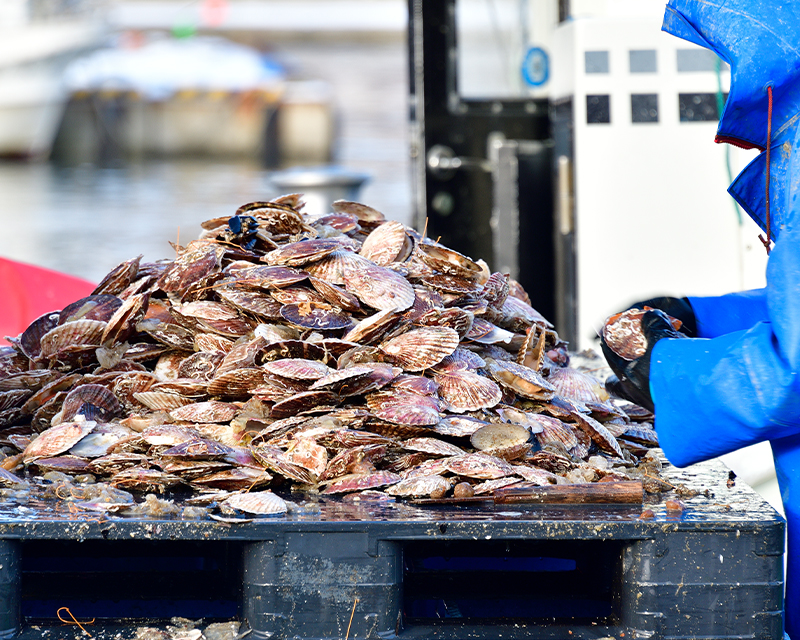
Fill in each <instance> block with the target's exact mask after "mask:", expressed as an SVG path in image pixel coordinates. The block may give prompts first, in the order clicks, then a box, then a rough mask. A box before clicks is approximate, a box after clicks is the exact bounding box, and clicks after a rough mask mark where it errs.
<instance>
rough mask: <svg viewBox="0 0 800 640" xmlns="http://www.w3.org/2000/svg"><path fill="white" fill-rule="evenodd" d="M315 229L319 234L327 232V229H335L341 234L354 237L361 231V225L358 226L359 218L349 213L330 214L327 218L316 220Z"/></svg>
mask: <svg viewBox="0 0 800 640" xmlns="http://www.w3.org/2000/svg"><path fill="white" fill-rule="evenodd" d="M313 224H314V228H315V229H317V231H318V232H321V231H323V230H325V228H326V227H330V228H331V229H335V230H336V231H339V232H340V233H346V234H348V235H352V234H354V233H357V232H358V231H361V225H360V224H358V218H357V217H356V216H354V215H351V214H347V213H329V214H328V215H326V216H322V217H321V218H317V219H315V220H314V223H313Z"/></svg>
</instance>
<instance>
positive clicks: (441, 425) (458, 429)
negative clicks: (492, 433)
mask: <svg viewBox="0 0 800 640" xmlns="http://www.w3.org/2000/svg"><path fill="white" fill-rule="evenodd" d="M487 424H489V423H487V422H484V421H483V420H478V419H476V418H468V417H466V416H447V417H446V418H443V419H442V420H440V421H439V422H438V423H437V424H436V425H435V426H434V427H433V430H434V431H435V432H436V433H438V434H440V435H443V436H453V437H457V438H463V437H469V436H471V435H472V434H473V433H475V432H476V431H477V430H478V429H480V428H481V427H484V426H486V425H487Z"/></svg>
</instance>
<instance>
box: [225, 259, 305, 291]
mask: <svg viewBox="0 0 800 640" xmlns="http://www.w3.org/2000/svg"><path fill="white" fill-rule="evenodd" d="M247 265H248V266H247V267H244V268H242V269H236V270H232V269H231V268H230V265H229V266H228V267H226V269H225V272H226V273H229V274H230V275H232V276H234V278H235V281H234V282H233V283H232V284H233V285H234V286H236V287H243V288H248V289H249V288H252V289H282V288H283V287H290V286H292V285H294V284H298V283H300V282H303V281H304V280H305V279H306V278H308V274H307V273H306V272H305V271H301V270H299V269H294V268H292V267H282V266H268V265H258V266H256V265H253V264H252V263H247Z"/></svg>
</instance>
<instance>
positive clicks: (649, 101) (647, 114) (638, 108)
mask: <svg viewBox="0 0 800 640" xmlns="http://www.w3.org/2000/svg"><path fill="white" fill-rule="evenodd" d="M631 122H658V94H657V93H634V94H632V95H631Z"/></svg>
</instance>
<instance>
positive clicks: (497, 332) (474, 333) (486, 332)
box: [466, 318, 515, 344]
mask: <svg viewBox="0 0 800 640" xmlns="http://www.w3.org/2000/svg"><path fill="white" fill-rule="evenodd" d="M514 337H515V334H513V333H512V332H511V331H506V330H505V329H501V328H500V327H497V326H495V325H493V324H492V323H491V322H487V321H486V320H483V319H482V318H475V320H473V321H472V327H471V328H470V330H469V333H468V334H467V336H466V338H467V340H472V341H473V342H479V343H481V344H498V343H501V342H502V343H503V344H511V341H512V340H513V339H514Z"/></svg>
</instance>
